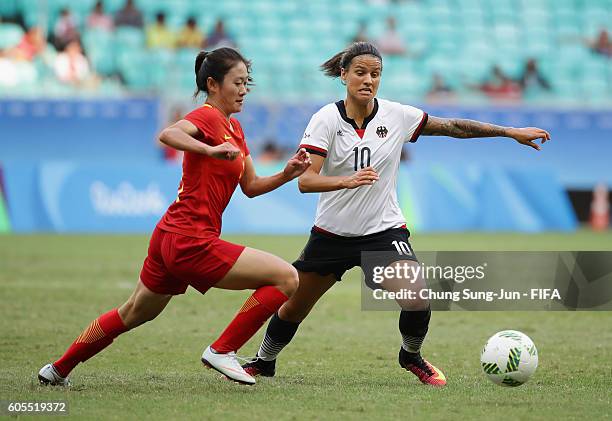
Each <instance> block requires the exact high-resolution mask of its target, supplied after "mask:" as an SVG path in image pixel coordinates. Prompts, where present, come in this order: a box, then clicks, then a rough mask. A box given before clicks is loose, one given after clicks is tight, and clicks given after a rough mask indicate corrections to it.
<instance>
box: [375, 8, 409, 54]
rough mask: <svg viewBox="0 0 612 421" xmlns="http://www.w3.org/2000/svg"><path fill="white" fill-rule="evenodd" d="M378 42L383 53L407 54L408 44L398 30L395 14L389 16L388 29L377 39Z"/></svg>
mask: <svg viewBox="0 0 612 421" xmlns="http://www.w3.org/2000/svg"><path fill="white" fill-rule="evenodd" d="M376 44H377V45H378V48H379V49H380V52H381V53H383V54H389V55H396V56H399V55H404V54H406V46H405V45H404V41H403V40H402V37H401V36H400V34H399V32H397V28H396V25H395V18H394V17H393V16H389V17H388V18H387V30H386V31H385V33H384V34H382V36H381V37H380V38H379V39H378V40H377V41H376Z"/></svg>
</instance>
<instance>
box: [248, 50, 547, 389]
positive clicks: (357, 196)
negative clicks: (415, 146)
mask: <svg viewBox="0 0 612 421" xmlns="http://www.w3.org/2000/svg"><path fill="white" fill-rule="evenodd" d="M321 67H322V69H323V71H324V72H325V74H326V75H327V76H331V77H340V78H341V79H342V82H343V84H345V85H346V99H345V100H343V101H339V102H337V103H335V104H329V105H326V106H325V107H323V108H322V109H321V110H320V111H318V112H317V113H316V114H315V115H314V116H313V117H312V119H311V121H310V124H309V125H308V127H307V129H306V131H305V133H304V137H303V139H302V141H301V146H302V147H303V148H305V149H306V150H308V151H309V152H310V154H311V157H312V165H311V166H310V168H309V169H308V170H307V171H306V172H304V174H302V176H300V178H299V187H300V191H302V192H304V193H307V192H311V193H315V192H317V193H321V197H320V200H319V205H318V208H317V216H316V219H315V224H314V227H313V229H312V230H311V234H310V238H309V240H308V243H307V244H306V247H305V248H304V251H303V252H302V254H301V256H300V257H299V258H298V260H297V261H295V262H294V263H293V265H294V266H295V267H296V268H297V269H298V274H299V278H300V283H299V286H298V290H297V291H296V293H295V294H294V295H293V296H292V297H291V298H290V299H289V300H288V301H287V302H285V303H284V304H283V306H282V307H281V308H280V309H279V311H278V312H277V313H276V314H275V315H274V316H272V319H271V320H270V323H269V324H268V328H267V330H266V336H265V338H264V340H263V342H262V344H261V347H260V349H259V351H258V353H257V358H256V359H255V360H254V361H253V362H251V363H249V364H247V365H245V371H247V372H248V373H249V374H251V375H264V376H273V375H274V373H275V363H276V357H277V355H278V353H279V352H280V351H281V350H282V349H283V348H284V347H285V346H286V345H287V344H288V343H289V342H290V341H291V339H292V338H293V336H294V334H295V332H296V331H297V328H298V326H299V323H300V322H301V321H302V320H304V318H305V317H306V316H307V315H308V313H309V312H310V310H311V309H312V308H313V306H314V305H315V303H316V302H317V300H318V299H319V298H321V296H322V295H323V294H324V293H325V292H326V291H327V290H328V289H329V288H331V287H332V286H333V285H334V284H335V282H336V281H340V280H341V278H342V275H343V273H344V272H345V271H347V270H348V269H350V268H352V267H354V266H362V261H361V253H362V252H370V251H372V252H390V253H391V261H390V262H389V263H390V264H392V265H393V264H395V262H397V261H400V260H402V261H403V263H404V264H409V265H418V262H417V261H416V257H415V255H414V252H413V251H412V247H411V246H410V243H409V241H408V238H409V236H410V233H409V231H408V229H407V228H406V225H405V220H404V217H403V216H402V214H401V212H400V209H399V206H398V202H397V194H396V189H395V187H396V180H397V174H398V166H399V159H400V153H401V148H402V145H403V144H404V143H405V142H411V141H412V142H414V141H416V140H417V138H418V137H419V135H441V136H450V137H457V138H471V137H510V138H513V139H515V140H516V141H518V142H519V143H521V144H523V145H527V146H530V147H532V148H534V149H537V150H539V149H540V146H539V145H536V144H535V143H534V142H533V141H534V140H536V139H542V143H544V142H545V141H546V140H548V139H549V138H550V135H549V134H548V133H547V132H546V131H545V130H542V129H538V128H520V129H517V128H511V127H500V126H496V125H493V124H487V123H481V122H478V121H472V120H462V119H444V118H438V117H434V116H428V115H427V114H426V113H424V112H423V111H421V110H419V109H416V108H413V107H410V106H407V105H402V104H398V103H395V102H390V101H385V100H382V99H377V98H376V92H377V90H378V86H379V84H380V79H381V74H382V69H383V66H382V57H381V55H380V53H379V52H378V50H377V49H376V47H374V46H373V45H372V44H369V43H366V42H357V43H354V44H352V45H350V46H349V47H347V48H346V49H345V50H344V51H342V52H340V53H338V54H336V55H335V56H334V57H332V58H331V59H330V60H328V61H327V62H325V63H324V64H323V65H322V66H321ZM385 265H389V264H388V263H385ZM366 279H367V276H366ZM406 281H408V280H402V279H397V278H389V279H385V280H383V281H382V283H381V284H380V285H379V286H378V287H382V288H383V289H386V290H389V291H398V290H399V289H411V290H413V291H415V296H416V297H419V294H418V292H419V290H420V289H423V288H425V283H424V281H423V279H422V278H417V279H412V280H410V281H411V282H406ZM412 282H413V283H412ZM398 304H399V305H400V306H401V308H402V311H401V313H400V317H399V330H400V333H401V336H402V344H401V348H400V352H399V363H400V366H401V367H402V368H404V369H406V370H407V371H409V372H412V373H413V374H415V375H416V376H417V377H418V378H419V380H420V381H421V382H423V383H425V384H429V385H431V386H438V387H439V386H444V385H445V384H446V378H445V377H444V374H442V372H441V371H440V370H439V369H437V368H436V367H434V366H433V365H431V364H430V363H429V362H427V361H426V360H425V359H423V358H422V357H421V354H420V348H421V344H422V343H423V340H424V339H425V335H426V333H427V331H428V327H429V319H430V316H431V311H430V306H429V302H428V301H427V300H423V299H413V300H409V299H406V300H398Z"/></svg>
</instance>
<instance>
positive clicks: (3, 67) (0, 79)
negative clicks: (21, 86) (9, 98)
mask: <svg viewBox="0 0 612 421" xmlns="http://www.w3.org/2000/svg"><path fill="white" fill-rule="evenodd" d="M18 83H19V69H18V68H17V63H16V62H15V61H14V60H10V59H8V58H4V57H2V51H0V86H16V85H17V84H18Z"/></svg>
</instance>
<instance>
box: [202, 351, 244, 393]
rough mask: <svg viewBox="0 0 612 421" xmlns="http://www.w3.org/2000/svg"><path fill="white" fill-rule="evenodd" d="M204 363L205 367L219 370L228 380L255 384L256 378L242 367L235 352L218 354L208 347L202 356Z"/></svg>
mask: <svg viewBox="0 0 612 421" xmlns="http://www.w3.org/2000/svg"><path fill="white" fill-rule="evenodd" d="M202 362H203V363H204V365H205V366H207V367H210V368H212V369H214V370H217V371H218V372H219V373H221V374H223V375H224V376H226V377H227V378H229V379H231V380H234V381H236V382H238V383H242V384H255V378H254V377H253V376H251V375H249V374H248V373H247V372H246V371H244V368H242V367H241V366H240V363H239V362H238V359H237V358H236V353H235V352H229V353H227V354H216V353H214V352H213V351H212V349H211V348H210V347H207V348H206V349H205V350H204V353H203V354H202Z"/></svg>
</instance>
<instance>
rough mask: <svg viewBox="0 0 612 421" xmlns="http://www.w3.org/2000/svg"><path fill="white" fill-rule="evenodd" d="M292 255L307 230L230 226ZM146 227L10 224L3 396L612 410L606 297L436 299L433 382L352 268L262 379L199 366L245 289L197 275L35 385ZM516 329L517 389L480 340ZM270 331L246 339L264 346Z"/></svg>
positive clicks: (603, 414)
mask: <svg viewBox="0 0 612 421" xmlns="http://www.w3.org/2000/svg"><path fill="white" fill-rule="evenodd" d="M226 238H227V239H229V240H231V241H237V242H241V243H244V244H247V245H249V246H252V247H257V248H261V249H264V250H267V251H270V252H273V253H275V254H278V255H280V256H282V257H284V258H285V259H287V260H291V259H293V258H294V257H295V256H296V255H297V254H298V253H299V251H300V249H301V247H302V246H303V244H304V242H305V237H297V236H296V237H268V236H243V237H226ZM147 241H148V238H147V237H145V236H52V235H49V236H46V235H41V236H0V292H1V297H2V298H1V300H2V306H1V308H0V318H1V322H0V326H2V335H1V336H0V343H1V346H0V358H1V361H2V364H0V400H18V401H32V400H37V401H48V400H59V399H65V400H67V401H68V402H69V410H70V414H71V416H76V417H79V418H82V419H144V418H145V417H146V418H147V419H209V418H210V419H212V418H217V419H219V418H221V417H223V419H339V418H342V419H345V420H346V419H376V420H378V419H428V420H448V419H464V420H472V419H606V418H609V417H610V414H611V408H612V405H611V396H612V393H611V391H612V380H611V379H612V368H611V367H612V354H611V349H612V329H611V328H610V326H612V323H611V322H612V318H611V314H610V313H608V312H486V313H484V312H480V313H478V312H472V313H470V312H437V313H434V315H433V317H432V323H431V327H430V334H429V336H428V340H427V341H426V344H425V346H424V355H425V356H426V357H427V358H428V359H430V360H431V361H432V362H433V363H434V364H435V365H437V366H438V367H440V368H441V369H443V370H444V371H445V373H446V375H447V378H448V381H449V384H448V386H447V387H446V388H444V389H441V390H436V389H432V388H429V387H425V386H422V385H421V384H420V383H418V381H417V380H416V378H415V377H413V376H412V375H410V374H408V373H406V372H404V371H402V370H401V369H400V368H399V366H398V365H397V362H396V356H397V351H398V346H399V334H398V332H397V314H396V313H393V312H362V311H361V310H360V287H359V273H358V272H357V271H355V270H353V271H351V272H350V274H349V276H347V277H346V278H345V281H344V282H343V283H342V284H339V285H337V286H336V287H335V288H334V289H332V291H331V292H330V293H329V294H328V295H327V296H326V297H325V298H324V299H323V300H322V301H321V302H320V303H319V305H318V307H317V308H315V310H314V311H313V313H312V314H311V316H310V317H309V318H308V319H307V321H305V322H304V323H303V325H302V326H301V328H300V331H299V332H298V335H297V336H296V338H295V340H294V342H293V343H292V344H291V345H290V346H289V347H288V348H287V349H286V350H285V352H284V353H283V354H282V356H281V358H280V360H279V366H278V370H277V373H278V374H277V377H275V378H273V379H261V380H258V384H257V385H256V386H254V387H247V386H240V385H237V384H234V383H231V382H228V381H225V380H223V379H221V378H220V377H218V376H217V375H215V374H214V373H213V372H211V371H208V370H205V369H203V368H202V366H201V364H200V362H199V358H200V355H201V352H202V349H203V347H204V346H205V345H207V344H209V343H210V342H211V341H212V340H214V339H215V338H216V336H217V335H218V334H219V333H220V331H221V329H222V328H223V327H224V326H225V324H226V323H227V322H228V321H229V320H230V318H231V317H232V316H233V314H234V313H235V311H236V310H237V309H238V307H239V306H240V305H241V303H242V301H243V300H244V299H245V298H246V296H247V294H248V293H247V292H228V291H216V290H213V291H211V292H209V293H208V294H207V295H206V296H205V297H202V296H201V295H199V294H198V293H197V292H195V291H194V290H189V291H188V293H187V294H186V295H184V296H180V297H177V298H175V299H173V301H172V302H171V303H170V305H169V306H168V308H167V309H166V311H165V312H164V313H163V314H162V315H161V316H159V317H158V318H157V319H156V320H155V321H153V322H151V323H149V324H146V325H144V326H142V327H140V328H138V329H136V330H134V331H133V332H130V333H128V334H126V335H123V336H121V337H119V338H118V339H117V340H116V341H115V343H114V344H113V345H112V346H111V347H109V348H108V349H107V350H105V351H104V352H103V353H101V354H100V355H98V356H97V357H95V358H93V359H92V360H90V361H88V362H87V363H86V364H83V365H81V366H79V367H77V368H76V369H75V371H74V372H73V375H72V381H73V387H72V388H70V389H67V390H66V389H61V388H45V387H40V386H38V385H37V382H36V380H35V374H36V372H37V371H38V369H39V368H40V367H41V366H42V365H43V364H44V363H47V362H49V361H52V360H53V359H56V358H57V357H59V356H60V354H61V353H62V352H63V351H64V350H65V348H66V347H67V346H68V345H69V344H70V343H71V342H72V340H73V339H74V338H75V337H76V336H77V335H78V334H79V333H80V332H81V330H82V329H83V328H84V327H85V326H86V325H87V324H88V323H89V322H90V321H91V320H92V319H93V318H95V317H97V316H98V315H99V314H100V313H102V312H105V311H107V310H109V309H110V308H113V307H115V306H117V305H118V304H120V303H122V302H123V301H124V300H125V299H126V298H127V296H128V295H129V293H130V292H131V290H132V288H133V286H134V284H135V280H136V279H137V277H138V273H139V270H140V265H141V263H142V260H143V258H144V256H145V252H146V245H147ZM413 246H414V248H415V250H416V251H417V253H418V251H419V250H612V235H611V234H609V233H607V234H593V233H590V232H586V231H580V232H578V233H576V234H572V235H568V234H541V235H518V234H508V235H503V234H496V235H484V234H457V235H451V234H440V235H416V236H415V238H414V240H413ZM505 328H512V329H517V330H521V331H524V332H525V333H527V334H528V335H529V336H530V337H531V338H532V339H533V340H534V341H535V343H536V345H537V346H538V350H539V354H540V365H539V368H538V371H537V372H536V374H535V375H534V377H533V378H532V380H531V381H530V382H529V383H527V384H526V385H524V386H521V387H519V388H514V389H508V388H501V387H498V386H495V385H494V384H492V383H490V382H489V381H488V380H486V379H485V378H484V375H483V374H482V373H481V370H480V367H479V353H480V349H481V347H482V345H483V344H484V342H485V341H486V339H487V338H488V337H489V336H490V335H492V334H493V333H495V332H497V331H499V330H501V329H505ZM261 334H262V332H260V333H259V334H258V335H257V336H256V338H254V339H253V340H252V341H251V342H249V343H248V344H247V345H246V346H245V348H244V349H243V350H242V352H241V353H242V354H243V355H247V356H248V355H251V354H253V353H254V352H255V351H256V349H257V346H258V345H259V341H260V338H261Z"/></svg>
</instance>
